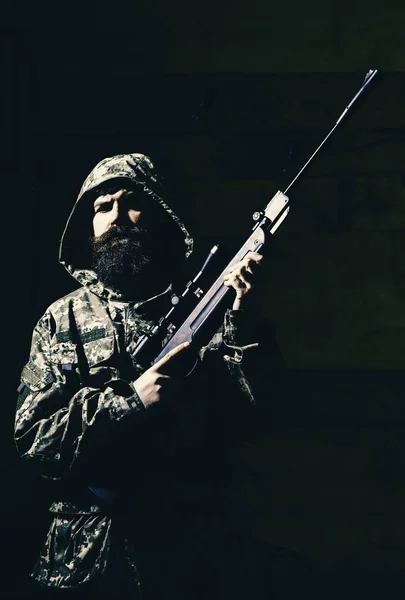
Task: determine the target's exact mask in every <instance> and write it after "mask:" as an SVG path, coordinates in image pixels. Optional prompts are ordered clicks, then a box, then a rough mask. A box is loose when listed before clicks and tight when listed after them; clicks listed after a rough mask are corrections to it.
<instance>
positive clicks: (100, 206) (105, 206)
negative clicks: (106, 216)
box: [94, 202, 110, 213]
mask: <svg viewBox="0 0 405 600" xmlns="http://www.w3.org/2000/svg"><path fill="white" fill-rule="evenodd" d="M108 210H110V208H109V202H104V203H103V204H98V205H97V206H96V209H95V211H94V212H95V213H99V212H107V211H108Z"/></svg>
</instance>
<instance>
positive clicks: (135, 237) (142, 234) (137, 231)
mask: <svg viewBox="0 0 405 600" xmlns="http://www.w3.org/2000/svg"><path fill="white" fill-rule="evenodd" d="M147 235H148V232H147V230H146V229H145V228H144V227H138V226H137V225H133V226H131V225H114V226H113V227H110V228H109V229H107V231H104V233H102V234H101V235H99V236H97V237H95V236H90V243H91V246H92V247H93V248H94V249H100V248H104V247H106V246H109V245H110V243H111V242H115V241H119V240H128V241H130V242H133V243H135V244H139V242H141V241H142V240H144V239H145V238H146V237H147Z"/></svg>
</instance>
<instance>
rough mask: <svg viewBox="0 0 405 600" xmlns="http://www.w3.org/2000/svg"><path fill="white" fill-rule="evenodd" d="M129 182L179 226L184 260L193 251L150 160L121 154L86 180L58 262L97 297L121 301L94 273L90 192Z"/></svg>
mask: <svg viewBox="0 0 405 600" xmlns="http://www.w3.org/2000/svg"><path fill="white" fill-rule="evenodd" d="M117 178H120V179H122V178H124V179H129V180H130V182H131V183H132V184H135V185H136V186H138V187H139V188H140V189H142V191H143V193H144V194H146V195H147V196H148V197H149V198H150V201H151V202H156V203H157V204H158V205H160V206H161V207H162V210H165V211H166V212H167V214H168V215H169V216H170V217H171V218H172V219H173V221H174V222H175V223H176V225H177V226H178V229H177V228H176V229H175V231H178V232H179V235H181V236H182V238H183V240H184V245H185V258H188V256H190V254H191V253H192V251H193V240H192V238H191V236H190V235H189V233H188V231H187V229H186V227H185V225H184V224H183V222H182V221H181V220H180V219H179V217H178V216H177V215H176V214H175V213H174V211H173V210H172V209H171V208H170V207H169V206H168V205H167V204H166V202H165V201H164V200H163V199H162V197H161V195H160V185H159V182H158V179H157V176H156V173H155V170H154V166H153V164H152V162H151V160H150V159H149V158H148V157H147V156H144V155H143V154H119V155H116V156H111V157H108V158H105V159H103V160H102V161H101V162H99V163H98V164H97V165H96V166H95V167H94V169H93V170H92V171H91V173H90V174H89V175H88V177H87V178H86V179H85V181H84V183H83V185H82V187H81V190H80V192H79V195H78V197H77V200H76V202H75V204H74V206H73V209H72V211H71V213H70V215H69V218H68V220H67V223H66V226H65V229H64V232H63V234H62V238H61V242H60V246H59V262H60V263H61V264H62V265H63V266H64V267H65V269H66V270H67V271H68V272H69V273H70V275H72V276H73V277H74V278H75V279H76V280H77V281H78V282H79V283H80V284H81V285H83V286H86V287H88V288H90V290H91V291H92V292H94V293H95V294H97V295H98V296H102V297H108V298H111V299H116V300H122V299H123V298H122V297H121V295H120V294H119V293H118V292H115V291H112V290H110V289H107V288H106V287H105V286H103V284H102V283H101V282H100V281H99V280H98V278H97V275H96V273H95V272H94V271H93V270H92V269H91V255H90V247H89V241H88V240H89V237H90V236H91V235H92V233H93V230H92V219H93V205H92V202H91V201H90V200H91V194H90V193H91V192H92V190H94V189H95V188H96V187H98V186H100V185H101V184H102V183H105V182H106V181H109V180H112V179H117Z"/></svg>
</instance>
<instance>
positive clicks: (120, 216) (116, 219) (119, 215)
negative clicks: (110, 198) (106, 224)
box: [110, 200, 128, 225]
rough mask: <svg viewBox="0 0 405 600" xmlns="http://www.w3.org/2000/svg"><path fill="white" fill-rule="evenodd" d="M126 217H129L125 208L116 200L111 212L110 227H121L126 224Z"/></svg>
mask: <svg viewBox="0 0 405 600" xmlns="http://www.w3.org/2000/svg"><path fill="white" fill-rule="evenodd" d="M125 217H128V213H127V212H126V211H125V207H124V206H122V204H121V203H120V202H119V201H118V200H114V203H113V205H112V208H111V212H110V225H119V224H120V223H125Z"/></svg>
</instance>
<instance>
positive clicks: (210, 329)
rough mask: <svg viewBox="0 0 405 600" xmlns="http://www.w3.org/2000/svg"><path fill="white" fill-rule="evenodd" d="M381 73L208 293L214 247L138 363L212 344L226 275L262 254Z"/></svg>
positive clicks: (145, 338)
mask: <svg viewBox="0 0 405 600" xmlns="http://www.w3.org/2000/svg"><path fill="white" fill-rule="evenodd" d="M377 72H378V71H377V70H376V69H370V70H369V71H368V72H367V74H366V77H365V79H364V81H363V83H362V85H361V87H360V89H359V91H358V92H357V93H356V94H355V96H354V97H353V98H352V100H351V101H350V102H349V104H348V105H347V106H346V108H345V109H344V111H343V112H342V114H341V115H340V117H339V118H338V120H337V121H336V123H335V125H334V126H333V127H332V129H331V130H330V131H329V133H328V135H327V136H326V137H325V138H324V139H323V141H322V142H321V144H319V146H318V147H317V148H316V150H315V151H314V152H313V154H312V155H311V156H310V158H309V159H308V160H307V162H306V163H305V164H304V166H303V167H302V168H301V169H300V171H299V172H298V173H297V175H296V176H295V177H294V179H293V180H292V181H291V183H290V184H289V185H288V186H287V188H286V189H285V190H284V192H281V191H280V190H279V191H277V192H276V194H275V195H274V196H273V198H272V199H271V200H270V202H269V203H268V204H267V206H266V207H265V208H264V210H262V211H256V212H254V213H253V220H254V221H255V225H254V227H253V230H252V233H251V234H250V235H249V237H248V238H247V240H246V241H245V243H244V244H243V245H242V247H241V248H240V249H239V250H238V251H237V252H236V254H235V255H234V257H233V258H232V259H231V260H230V261H229V262H228V264H227V265H226V267H225V269H224V270H223V271H222V272H221V274H220V275H219V276H218V277H217V278H216V280H215V281H214V283H213V284H212V285H211V286H210V287H209V288H208V289H207V291H205V292H204V290H203V289H202V288H201V287H200V285H199V284H200V281H201V276H202V275H203V273H205V272H206V270H207V267H208V265H209V264H210V263H211V260H212V258H213V257H214V255H215V254H216V252H217V250H218V246H214V247H213V248H212V249H211V250H210V252H209V254H208V257H207V258H206V260H205V262H204V264H203V265H202V267H201V268H200V270H199V271H198V273H197V275H196V276H195V277H194V279H192V280H191V281H189V282H188V283H187V285H186V287H185V290H184V291H183V293H182V294H181V295H179V296H178V295H176V294H174V295H173V296H172V307H171V308H170V310H169V311H168V312H167V314H166V315H164V316H163V317H162V318H161V319H160V320H159V321H158V323H157V324H156V325H155V326H152V327H150V329H149V330H148V331H146V333H144V335H142V336H141V337H140V339H139V340H138V342H137V344H136V346H135V348H134V351H133V353H132V359H133V361H134V363H136V364H140V365H144V366H152V365H153V364H155V363H156V362H158V361H159V360H160V359H162V358H163V357H164V356H166V354H168V352H170V351H171V350H173V349H174V348H175V347H176V346H178V345H179V344H183V343H184V342H189V343H191V342H192V343H193V346H194V348H196V349H199V348H201V347H203V346H204V345H205V344H207V343H208V342H209V341H210V339H211V338H212V336H213V335H214V334H215V333H216V331H217V330H218V328H219V326H220V325H221V322H222V319H223V311H221V310H220V308H221V307H223V306H224V305H225V300H226V298H227V297H229V296H230V288H228V287H226V286H225V285H224V283H223V280H224V275H225V274H226V273H228V272H229V271H230V269H231V267H232V266H233V265H234V264H236V263H237V262H239V261H241V260H243V259H244V258H245V256H246V255H247V254H248V253H249V252H259V251H260V250H261V249H262V248H263V246H264V245H265V243H266V238H267V237H268V235H274V233H275V232H276V231H277V229H278V228H279V227H280V225H281V224H282V223H283V221H284V220H285V219H286V217H287V215H288V213H289V211H290V206H289V197H288V196H287V192H288V190H289V189H290V188H291V187H292V185H293V184H294V183H295V182H296V181H297V179H298V178H299V177H300V176H301V174H302V173H303V171H304V170H305V169H306V168H307V167H308V165H309V164H310V162H311V161H312V160H313V158H314V157H315V155H316V154H317V153H318V152H319V150H320V149H321V148H322V146H323V145H324V144H325V143H326V141H327V140H328V139H329V137H330V136H331V135H332V133H333V132H334V131H335V129H336V128H337V127H338V126H339V125H340V123H341V122H342V121H343V119H344V118H345V117H346V115H347V114H348V113H349V111H350V110H351V108H352V107H353V105H354V103H355V102H356V101H357V100H358V99H359V97H360V96H361V95H362V94H363V92H364V91H365V89H366V88H367V87H368V86H369V84H370V83H371V81H372V80H373V79H374V77H375V76H376V74H377ZM195 299H197V304H196V305H195V306H194V308H191V312H189V310H190V304H191V305H192V303H193V302H195V301H196V300H195Z"/></svg>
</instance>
